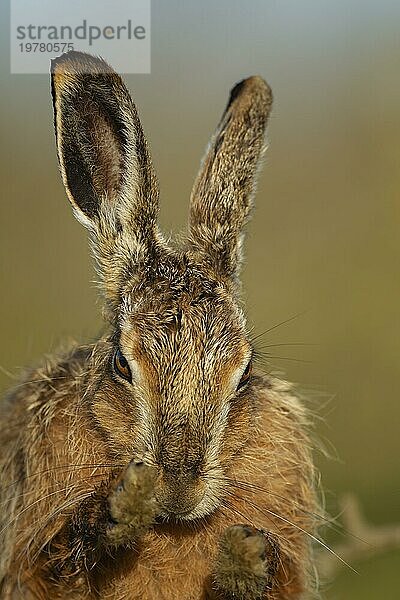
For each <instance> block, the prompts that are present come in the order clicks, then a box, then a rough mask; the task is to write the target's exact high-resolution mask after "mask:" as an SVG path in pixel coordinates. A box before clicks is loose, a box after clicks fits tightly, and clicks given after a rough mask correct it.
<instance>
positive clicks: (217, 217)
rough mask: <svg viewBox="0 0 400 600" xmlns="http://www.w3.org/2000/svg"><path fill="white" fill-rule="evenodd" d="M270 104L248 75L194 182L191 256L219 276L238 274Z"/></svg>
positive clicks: (261, 85) (260, 83) (261, 84)
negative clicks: (243, 237)
mask: <svg viewBox="0 0 400 600" xmlns="http://www.w3.org/2000/svg"><path fill="white" fill-rule="evenodd" d="M271 105H272V93H271V90H270V88H269V86H268V85H267V83H266V82H265V81H264V80H263V79H262V78H261V77H257V76H255V77H249V78H248V79H245V80H243V81H241V82H240V83H238V84H237V85H236V86H235V87H234V88H233V89H232V90H231V94H230V98H229V102H228V105H227V107H226V109H225V111H224V113H223V115H222V118H221V121H220V123H219V125H218V127H217V130H216V132H215V134H214V136H213V137H212V139H211V142H210V144H209V147H208V149H207V152H206V155H205V157H204V159H203V162H202V165H201V169H200V172H199V174H198V176H197V179H196V181H195V183H194V187H193V191H192V196H191V206H190V217H189V244H190V248H191V252H192V253H193V254H194V256H195V257H196V258H197V260H200V261H203V262H206V263H208V264H209V265H210V266H211V267H212V268H213V269H214V270H216V272H217V274H218V275H220V276H223V277H224V276H225V277H229V278H231V277H235V276H236V275H237V273H238V271H239V267H240V262H241V246H242V229H243V226H244V224H245V223H246V221H247V219H248V216H249V212H250V209H251V205H252V195H253V192H254V188H255V179H256V175H257V168H258V164H259V160H260V156H261V153H262V150H263V147H264V136H265V129H266V125H267V121H268V117H269V113H270V110H271Z"/></svg>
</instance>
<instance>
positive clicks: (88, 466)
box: [2, 463, 125, 490]
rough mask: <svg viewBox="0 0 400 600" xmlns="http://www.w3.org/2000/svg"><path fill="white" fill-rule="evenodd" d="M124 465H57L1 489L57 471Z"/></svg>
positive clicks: (26, 476)
mask: <svg viewBox="0 0 400 600" xmlns="http://www.w3.org/2000/svg"><path fill="white" fill-rule="evenodd" d="M124 466H125V465H123V464H118V463H116V464H112V463H97V464H96V463H85V464H78V463H76V464H72V465H71V464H69V465H58V466H57V467H52V468H51V469H46V470H44V471H36V472H35V473H31V474H30V475H24V476H23V477H20V478H18V479H15V480H14V481H13V482H12V483H10V484H8V485H6V486H5V487H3V488H2V490H7V489H9V488H11V487H12V486H14V485H17V484H18V483H23V482H24V481H26V480H28V479H31V478H32V477H39V476H40V475H47V474H48V473H52V472H53V471H57V470H60V469H65V472H68V471H70V470H71V471H73V470H74V469H76V470H78V469H94V468H97V467H98V468H110V469H112V468H121V469H122V468H123V467H124Z"/></svg>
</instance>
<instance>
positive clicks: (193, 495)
mask: <svg viewBox="0 0 400 600" xmlns="http://www.w3.org/2000/svg"><path fill="white" fill-rule="evenodd" d="M204 493H205V484H204V481H203V480H202V479H200V477H199V476H198V475H197V474H194V473H193V472H192V471H191V470H188V471H185V470H184V469H182V470H180V471H175V472H172V471H167V470H165V469H163V470H162V473H161V475H160V477H159V480H158V484H157V489H156V498H157V501H158V503H159V505H160V506H161V508H162V510H163V512H164V513H165V514H166V515H168V516H172V517H178V518H179V517H184V516H186V515H189V514H190V513H191V512H193V511H194V510H195V508H196V507H197V506H198V504H199V503H200V502H201V500H202V499H203V497H204Z"/></svg>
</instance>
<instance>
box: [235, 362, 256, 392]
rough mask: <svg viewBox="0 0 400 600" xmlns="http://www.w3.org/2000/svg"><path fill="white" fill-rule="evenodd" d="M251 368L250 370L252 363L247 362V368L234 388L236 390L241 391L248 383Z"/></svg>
mask: <svg viewBox="0 0 400 600" xmlns="http://www.w3.org/2000/svg"><path fill="white" fill-rule="evenodd" d="M251 368H252V363H251V360H249V362H248V365H247V367H246V368H245V370H244V371H243V375H242V377H241V379H240V381H239V385H238V386H237V388H236V389H237V390H241V389H242V388H243V387H244V386H245V385H246V384H247V383H249V380H250V377H251Z"/></svg>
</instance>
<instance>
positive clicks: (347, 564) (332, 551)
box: [244, 498, 358, 574]
mask: <svg viewBox="0 0 400 600" xmlns="http://www.w3.org/2000/svg"><path fill="white" fill-rule="evenodd" d="M244 500H245V502H248V503H249V504H250V506H252V507H253V508H255V509H256V510H258V511H259V512H260V513H261V514H263V515H265V516H266V517H267V516H268V514H269V515H272V516H274V517H275V518H277V519H280V520H281V521H283V522H284V523H287V524H288V525H290V526H291V527H294V528H295V529H297V530H298V531H301V532H302V533H304V534H305V535H307V536H308V537H309V538H310V539H312V540H313V541H314V542H317V543H318V544H320V545H321V546H322V547H323V548H325V550H327V551H328V552H330V554H332V555H333V556H335V558H337V559H338V560H339V561H340V562H341V563H342V564H343V565H345V566H346V567H348V568H349V569H350V570H351V571H353V572H354V573H356V574H358V571H356V569H354V567H352V566H351V565H350V564H349V563H347V562H346V561H345V560H344V559H343V558H342V557H341V556H339V554H337V553H336V552H335V551H334V550H332V548H330V547H329V546H328V544H326V543H325V542H324V541H323V540H321V539H320V538H318V537H317V536H316V535H314V534H313V533H310V532H309V531H307V530H306V529H303V527H300V525H297V524H296V523H293V522H292V521H290V520H289V519H287V518H286V517H282V515H279V514H278V513H276V512H274V511H272V510H269V509H268V508H265V509H262V508H261V507H260V506H258V505H257V504H254V502H251V500H248V499H247V498H245V499H244Z"/></svg>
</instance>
